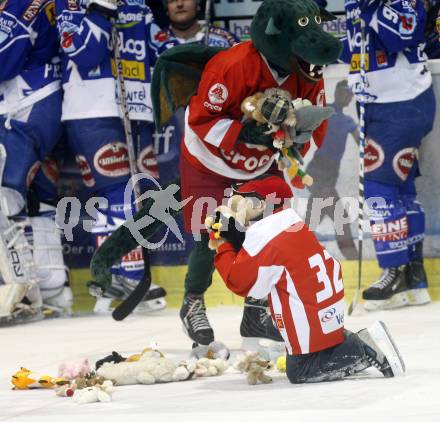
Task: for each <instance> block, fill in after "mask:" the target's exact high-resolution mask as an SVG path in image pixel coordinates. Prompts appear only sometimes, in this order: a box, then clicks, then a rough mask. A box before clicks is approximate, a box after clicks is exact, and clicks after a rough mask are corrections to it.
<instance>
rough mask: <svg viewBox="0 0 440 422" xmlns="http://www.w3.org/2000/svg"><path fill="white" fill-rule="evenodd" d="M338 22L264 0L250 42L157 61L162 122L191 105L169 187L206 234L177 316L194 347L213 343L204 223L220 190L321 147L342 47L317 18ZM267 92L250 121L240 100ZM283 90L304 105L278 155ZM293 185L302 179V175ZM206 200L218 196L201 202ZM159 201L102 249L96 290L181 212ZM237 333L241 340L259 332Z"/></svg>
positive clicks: (311, 9)
mask: <svg viewBox="0 0 440 422" xmlns="http://www.w3.org/2000/svg"><path fill="white" fill-rule="evenodd" d="M334 18H335V17H334V16H333V15H331V14H330V13H329V12H327V11H326V10H324V9H322V8H320V7H318V5H317V4H316V3H315V2H314V1H313V0H265V1H264V2H263V3H262V5H261V6H260V8H259V9H258V11H257V13H256V15H255V16H254V18H253V20H252V25H251V41H246V42H242V43H240V44H238V45H236V46H234V47H232V48H230V49H226V50H224V49H220V48H214V47H207V46H203V45H199V44H187V45H181V46H176V47H173V48H171V49H170V50H167V51H166V52H165V53H163V54H162V55H161V57H160V58H159V60H158V62H157V64H156V67H155V70H154V74H153V81H152V99H153V107H154V113H155V120H156V124H157V126H158V127H161V126H163V125H164V124H165V123H166V122H167V121H168V120H169V119H170V118H171V116H172V114H173V113H174V112H175V111H176V110H177V109H178V108H179V107H186V115H185V134H184V137H183V140H182V152H181V160H180V161H181V163H180V176H181V179H180V181H178V184H179V185H180V187H181V190H179V189H178V188H177V187H175V188H172V187H170V186H168V187H167V188H166V189H165V191H167V192H168V193H169V194H170V195H174V199H175V201H176V202H180V201H181V200H183V199H185V198H188V199H186V200H185V201H184V203H185V206H184V207H183V213H184V220H185V230H187V231H189V232H191V233H194V234H197V235H198V238H199V239H200V240H199V241H197V242H196V245H195V247H194V250H193V251H192V253H191V255H190V258H189V262H188V273H187V275H186V279H185V291H186V293H185V298H184V302H183V306H182V309H181V312H180V316H181V319H182V321H183V324H184V327H185V329H186V331H187V332H188V335H189V336H190V337H191V338H192V339H193V340H194V341H195V342H196V343H199V344H209V343H210V342H211V341H213V339H214V334H213V330H212V329H211V327H210V325H209V322H208V321H207V319H206V313H205V314H203V313H204V312H205V306H204V302H203V293H204V292H205V291H206V289H207V288H208V287H209V285H210V284H211V277H212V273H213V269H214V266H213V260H214V252H213V251H212V250H210V249H209V248H208V240H209V237H208V233H207V232H206V229H205V227H204V219H205V217H206V216H207V215H209V214H212V212H213V211H214V209H215V207H216V206H217V205H219V204H221V203H222V199H223V198H224V190H225V189H226V188H228V187H230V186H231V185H232V184H234V183H240V182H244V181H248V180H251V179H254V178H257V177H262V176H264V175H266V174H276V173H277V172H279V170H278V168H279V167H277V162H278V161H279V160H280V157H281V156H284V158H287V159H288V160H290V161H291V162H293V160H294V159H295V160H297V161H299V162H301V158H302V156H303V155H304V154H305V152H306V151H307V150H308V148H309V144H310V140H311V138H312V137H313V141H314V142H315V144H316V145H317V146H318V147H319V146H320V144H321V143H322V141H323V138H324V135H325V131H326V127H327V126H326V125H327V122H326V120H325V119H326V118H327V117H328V116H329V114H330V113H329V110H328V107H325V94H324V83H323V80H322V68H323V66H325V65H327V64H330V63H333V62H335V61H336V60H337V59H338V57H339V54H340V52H341V44H340V42H339V41H338V40H337V39H336V38H334V37H333V36H332V35H330V34H327V33H326V32H324V30H323V29H322V27H321V25H320V24H321V22H322V21H325V20H332V19H334ZM268 90H269V92H270V93H272V97H275V100H274V101H268V102H266V103H265V104H263V109H262V111H264V112H265V113H263V114H265V115H266V116H267V119H266V120H265V121H266V123H268V124H262V123H261V122H258V121H256V120H254V119H246V117H248V114H246V110H245V109H243V104H244V100H246V99H247V98H250V97H252V96H254V95H255V94H256V93H263V92H268ZM271 90H272V91H271ZM281 92H282V93H284V94H286V95H287V97H288V99H289V100H288V104H289V105H291V104H292V102H293V103H295V101H296V100H298V99H299V100H301V102H302V105H303V106H304V105H306V107H303V108H302V110H303V111H304V112H303V113H302V114H300V113H299V111H300V110H299V111H298V114H297V115H296V119H295V120H294V121H295V122H296V132H295V135H294V136H293V137H292V139H293V142H291V143H290V144H289V145H285V147H286V148H283V152H282V153H281V151H280V149H277V148H275V147H274V133H272V132H273V131H271V130H270V129H271V127H272V128H273V125H272V126H271V124H270V123H271V122H270V117H271V116H272V117H273V116H274V115H276V116H280V115H284V114H285V113H284V114H283V112H285V111H286V110H285V107H284V105H285V104H286V102H285V98H284V99H283V101H284V102H283V101H281V100H280V97H279V95H278V94H279V93H281ZM273 94H274V95H273ZM272 100H273V98H272ZM279 100H280V101H279ZM264 107H265V109H264ZM274 120H276V119H274ZM272 123H273V122H272ZM301 123H302V125H301ZM276 127H278V126H276ZM300 127H301V129H298V128H300ZM293 182H294V184H301V181H300V180H299V181H298V180H296V179H294V180H293ZM153 196H154V197H155V198H156V199H157V196H155V195H153ZM205 197H209V198H211V199H214V201H211V202H210V201H208V204H204V203H203V200H204V199H203V198H205ZM156 199H154V198H153V197H150V198H147V199H146V200H145V201H144V203H143V207H142V209H141V210H140V211H139V212H138V213H137V214H136V215H135V216H134V217H133V219H131V220H129V221H127V222H126V223H125V224H124V225H123V226H121V227H120V228H119V229H118V230H116V231H115V232H114V233H113V234H112V235H111V236H110V237H109V238H108V239H107V240H106V241H105V242H104V243H103V244H102V245H101V247H100V248H99V249H98V250H97V251H96V253H95V255H94V256H93V259H92V262H91V272H92V277H93V281H92V282H90V283H89V287H91V288H94V289H96V291H97V292H98V293H99V292H101V293H102V292H103V291H105V289H106V288H108V286H109V285H110V283H111V276H110V271H109V269H110V268H111V266H112V265H113V264H114V263H116V262H118V261H119V260H120V259H121V258H122V257H123V256H124V255H126V254H127V253H128V252H130V251H131V250H133V249H134V248H136V247H137V246H138V243H139V241H140V239H139V236H141V237H142V238H143V239H149V238H150V237H151V236H152V235H153V234H154V233H155V232H157V230H158V229H159V228H160V227H162V226H163V225H164V224H167V222H171V221H172V220H173V218H174V216H175V215H176V214H177V213H178V212H180V210H179V209H172V208H168V210H167V212H166V216H165V218H162V219H161V221H160V220H158V219H155V218H154V216H153V213H151V212H150V210H152V207H154V206H155V202H156ZM156 205H157V204H156ZM142 221H143V222H144V223H146V224H142ZM133 227H136V229H135V230H136V233H137V235H136V236H135V235H134V234H133ZM139 291H141V292H144V291H145V290H142V289H140V290H139ZM135 292H136V291H135ZM138 295H139V292H138ZM137 299H139V298H137ZM137 299H136V298H135V299H133V300H132V303H131V305H130V306H128V308H127V309H126V312H123V313H122V315H121V314H119V315H118V317H116V316H115V313H114V314H113V316H114V317H115V318H116V319H121V318H123V317H124V316H125V315H126V314H127V313H128V312H129V310H130V309H129V308H132V307H133V305H135V304H136V301H137ZM127 300H130V298H129V299H127ZM139 300H140V299H139ZM257 305H258V306H256V308H258V309H260V308H261V306H259V304H257ZM127 310H128V312H127ZM245 312H246V307H245ZM242 325H243V324H242ZM270 325H272V324H270ZM241 331H242V335H244V336H253V337H258V335H255V333H250V334H249V333H248V335H247V334H246V333H243V330H241ZM245 331H246V330H245ZM275 331H276V330H275ZM277 335H278V333H275V334H274V335H273V336H271V335H267V333H266V335H264V333H263V337H269V338H271V337H274V339H278V338H277ZM278 336H279V335H278Z"/></svg>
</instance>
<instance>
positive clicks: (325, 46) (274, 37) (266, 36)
mask: <svg viewBox="0 0 440 422" xmlns="http://www.w3.org/2000/svg"><path fill="white" fill-rule="evenodd" d="M333 18H334V16H333V15H331V14H330V13H328V12H326V11H324V10H323V9H320V8H319V7H318V5H317V4H316V3H315V2H314V1H313V0H264V2H263V4H262V5H261V6H260V8H259V9H258V11H257V13H256V15H255V17H254V19H253V20H252V25H251V38H252V42H253V44H254V45H255V48H257V50H259V51H260V52H261V53H262V54H263V55H264V56H265V57H266V59H267V60H268V61H269V63H270V64H271V65H273V66H274V67H275V69H277V70H278V71H281V73H292V72H295V73H297V74H299V75H300V76H301V77H303V78H304V79H305V80H307V81H309V82H317V81H319V80H320V79H321V78H322V66H323V65H327V64H330V63H333V62H335V61H336V60H337V59H338V57H339V55H340V53H341V49H342V44H341V43H340V41H338V40H337V39H336V38H335V37H333V36H332V35H330V34H328V33H326V32H325V31H324V30H323V29H322V28H321V21H324V20H331V19H333ZM311 65H312V66H311ZM313 65H314V66H313Z"/></svg>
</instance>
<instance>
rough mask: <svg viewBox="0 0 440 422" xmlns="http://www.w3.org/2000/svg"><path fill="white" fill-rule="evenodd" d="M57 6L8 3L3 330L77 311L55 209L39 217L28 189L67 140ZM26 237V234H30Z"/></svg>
mask: <svg viewBox="0 0 440 422" xmlns="http://www.w3.org/2000/svg"><path fill="white" fill-rule="evenodd" d="M54 10H55V4H54V1H53V0H6V1H5V0H3V1H1V2H0V63H1V66H0V144H1V154H0V155H1V159H0V163H1V166H0V167H1V170H2V171H1V175H0V176H1V187H0V202H1V204H0V271H1V279H2V281H1V283H0V284H1V286H0V316H1V320H0V324H1V323H5V324H14V323H18V322H23V321H27V320H35V319H40V318H42V317H43V313H42V305H43V303H45V304H46V305H47V306H50V307H54V308H56V309H57V310H58V311H60V312H63V313H69V312H70V307H71V305H72V295H71V291H70V289H69V288H68V287H66V286H65V285H66V282H67V274H66V269H65V267H64V265H63V255H62V247H61V239H60V236H59V234H58V233H57V230H56V228H55V222H54V215H55V208H54V206H53V204H48V203H47V204H40V206H39V208H38V207H37V208H36V209H35V212H34V213H33V214H32V216H29V213H28V207H27V206H26V197H27V194H28V187H29V185H30V184H31V182H32V180H33V178H34V176H35V174H36V173H37V171H38V168H39V167H40V163H41V161H43V159H44V158H45V157H46V156H47V155H48V153H50V152H51V150H52V149H53V147H54V146H55V144H56V143H57V142H58V140H59V139H60V137H61V134H62V127H61V119H60V118H61V101H62V94H61V85H60V63H59V57H58V45H59V42H58V34H57V30H56V25H55V14H54ZM25 233H26V235H25Z"/></svg>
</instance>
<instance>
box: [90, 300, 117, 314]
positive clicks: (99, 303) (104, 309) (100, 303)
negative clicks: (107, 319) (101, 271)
mask: <svg viewBox="0 0 440 422" xmlns="http://www.w3.org/2000/svg"><path fill="white" fill-rule="evenodd" d="M112 302H113V299H112V298H110V297H98V298H96V303H95V306H94V308H93V312H94V313H95V314H100V315H108V314H110V313H111V312H112V311H113V309H112V307H111V305H112Z"/></svg>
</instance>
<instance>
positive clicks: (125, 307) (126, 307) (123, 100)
mask: <svg viewBox="0 0 440 422" xmlns="http://www.w3.org/2000/svg"><path fill="white" fill-rule="evenodd" d="M112 43H113V52H114V60H115V67H116V75H117V86H118V96H119V100H120V104H121V111H122V116H123V126H124V132H125V139H126V142H127V150H128V161H129V164H130V174H131V176H134V175H135V174H137V167H136V155H135V152H134V142H133V134H132V131H131V124H130V116H129V111H128V106H127V97H126V89H125V81H124V74H123V64H122V59H121V52H120V50H119V36H118V29H117V27H116V22H114V23H113V27H112ZM133 191H134V197H135V200H136V202H135V207H136V211H139V209H140V207H141V204H140V202H139V201H138V199H139V198H140V196H141V191H140V186H139V183H137V182H135V183H134V185H133ZM142 257H143V261H144V274H143V276H142V279H141V280H140V281H139V283H138V284H137V286H136V287H135V289H134V290H133V291H132V292H131V293H130V295H129V296H128V297H127V298H126V299H125V300H124V301H123V302H122V303H121V304H120V305H119V306H118V307H117V308H116V309H115V310H114V311H113V313H112V316H113V318H114V319H115V320H116V321H122V320H123V319H124V318H125V317H127V316H128V315H130V313H131V312H133V310H134V309H135V308H136V306H137V305H138V304H139V302H140V301H141V300H142V299H143V298H144V296H145V295H146V294H147V292H148V290H150V286H151V275H150V271H149V268H150V260H149V255H148V251H147V250H146V249H145V248H142Z"/></svg>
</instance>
